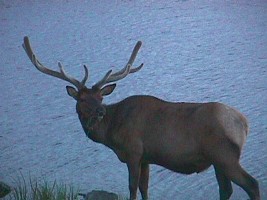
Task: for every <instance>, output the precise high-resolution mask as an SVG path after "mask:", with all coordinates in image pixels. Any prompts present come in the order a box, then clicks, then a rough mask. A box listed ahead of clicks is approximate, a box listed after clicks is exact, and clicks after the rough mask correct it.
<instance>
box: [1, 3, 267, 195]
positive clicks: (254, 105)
mask: <svg viewBox="0 0 267 200" xmlns="http://www.w3.org/2000/svg"><path fill="white" fill-rule="evenodd" d="M266 19H267V2H266V1H264V0H259V1H246V0H243V1H234V2H233V1H209V0H204V1H182V0H177V1H175V0H170V1H168V2H167V1H163V0H157V1H156V0H155V1H145V0H136V1H127V0H124V1H119V0H117V1H115V0H114V1H109V0H102V1H97V3H96V1H86V2H84V1H79V3H77V2H76V1H18V0H14V1H7V0H2V1H0V47H1V48H0V80H1V84H0V89H1V92H0V94H1V101H0V116H1V117H0V180H2V181H5V182H7V183H11V179H12V178H11V177H14V176H16V175H17V174H19V173H20V172H21V173H22V174H25V175H26V176H27V174H29V173H30V174H31V175H32V176H35V177H43V176H44V177H46V178H47V179H48V180H54V179H55V178H56V179H58V180H61V181H64V182H66V183H74V184H75V185H79V186H80V188H81V189H82V190H83V191H85V192H86V191H90V190H93V189H103V190H106V191H112V192H115V193H119V194H122V195H124V196H127V195H128V174H127V168H126V166H125V165H124V164H122V163H120V161H119V160H118V159H117V157H116V155H115V154H114V153H113V152H112V151H111V150H109V149H108V148H106V147H104V146H102V145H100V144H96V143H94V142H92V141H90V140H89V139H87V138H86V136H85V134H84V133H83V131H82V128H81V125H80V123H79V120H78V118H77V116H76V113H75V102H74V100H72V98H70V97H69V96H68V95H67V94H66V91H65V85H66V83H65V82H64V81H60V80H57V79H55V78H52V77H48V76H46V75H44V74H41V73H40V72H38V71H37V70H36V69H35V68H34V67H33V65H32V64H31V63H30V61H29V59H28V58H27V56H26V54H25V52H24V51H23V49H22V47H21V44H22V41H23V37H24V36H25V35H28V36H29V37H30V39H31V42H32V46H33V48H34V50H35V51H36V54H37V56H38V58H39V59H40V61H41V62H43V63H44V64H45V65H46V66H48V67H50V68H53V69H57V62H58V61H61V62H62V63H63V65H64V66H65V69H66V71H67V72H68V73H69V74H71V75H73V76H75V77H77V78H80V79H81V78H82V77H83V67H82V65H83V64H86V65H87V66H88V67H89V76H90V80H89V81H88V84H87V85H88V86H90V85H92V84H93V83H95V82H96V81H98V80H99V79H100V78H102V76H103V75H104V74H105V73H106V72H107V71H108V70H109V69H114V70H118V69H120V68H121V67H123V66H124V64H125V63H126V62H127V60H128V58H129V56H130V53H131V50H132V48H133V47H134V45H135V43H136V41H138V40H142V41H143V46H142V48H141V51H140V52H139V54H138V57H137V59H136V61H135V64H136V66H137V65H139V64H140V63H142V62H144V64H145V65H144V68H143V69H142V70H141V71H139V72H138V73H136V74H135V75H130V76H129V77H127V78H126V79H124V80H122V81H120V82H118V86H117V88H116V90H115V92H114V93H113V94H112V95H111V96H109V97H107V98H106V99H105V103H113V102H117V101H119V100H122V99H124V98H125V97H128V96H130V95H134V94H149V95H154V96H157V97H160V98H162V99H164V100H169V101H190V102H207V101H219V102H222V103H225V104H228V105H230V106H233V107H236V108H237V109H239V110H240V111H241V112H242V113H244V114H245V115H246V116H247V118H248V120H249V122H250V134H249V136H248V138H247V142H246V145H245V147H244V149H243V153H242V157H241V164H242V166H244V168H245V169H246V170H247V171H248V172H249V173H250V174H251V175H252V176H254V177H255V178H256V179H257V180H258V181H259V183H260V189H261V194H262V199H267V161H266V159H267V106H266V102H267V35H266V33H267V20H266ZM149 193H150V197H151V199H192V200H193V199H201V200H204V199H219V195H218V186H217V182H216V179H215V175H214V171H213V168H210V169H209V170H208V171H206V172H204V173H201V174H198V175H196V174H193V175H189V176H186V175H181V174H177V173H173V172H171V171H168V170H166V169H164V168H161V167H158V166H152V167H151V174H150V184H149ZM247 198H248V197H247V195H246V193H245V192H244V191H243V190H242V189H240V188H239V187H237V186H235V187H234V194H233V197H232V199H238V200H239V199H247Z"/></svg>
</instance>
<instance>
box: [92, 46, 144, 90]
mask: <svg viewBox="0 0 267 200" xmlns="http://www.w3.org/2000/svg"><path fill="white" fill-rule="evenodd" d="M141 45H142V42H141V41H138V42H137V43H136V45H135V47H134V49H133V52H132V54H131V57H130V59H129V61H128V63H127V64H126V65H125V67H124V68H123V69H121V70H120V71H118V72H116V73H114V74H111V71H109V72H108V73H107V74H106V75H105V77H104V78H103V79H102V80H101V81H99V82H97V83H96V84H95V86H96V87H98V88H101V87H102V86H103V85H105V84H107V83H110V82H114V81H118V80H121V79H123V78H124V77H126V76H127V75H128V74H130V73H135V72H137V71H139V70H140V69H141V68H142V67H143V63H142V64H141V65H140V66H139V67H136V68H132V69H131V67H132V65H133V62H134V60H135V58H136V56H137V53H138V51H139V49H140V47H141ZM108 74H109V75H108ZM107 75H108V76H107Z"/></svg>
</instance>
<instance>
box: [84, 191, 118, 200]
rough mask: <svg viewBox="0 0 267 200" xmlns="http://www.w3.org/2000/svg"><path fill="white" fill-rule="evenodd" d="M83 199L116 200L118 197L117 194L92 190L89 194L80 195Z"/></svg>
mask: <svg viewBox="0 0 267 200" xmlns="http://www.w3.org/2000/svg"><path fill="white" fill-rule="evenodd" d="M80 195H81V196H83V197H84V199H85V200H118V199H119V197H118V195H117V194H114V193H111V192H106V191H103V190H93V191H91V192H89V193H87V194H86V195H85V194H80Z"/></svg>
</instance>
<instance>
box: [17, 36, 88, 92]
mask: <svg viewBox="0 0 267 200" xmlns="http://www.w3.org/2000/svg"><path fill="white" fill-rule="evenodd" d="M22 46H23V48H24V50H25V51H26V53H27V55H28V57H29V58H30V60H31V62H32V63H33V65H34V66H35V67H36V68H37V69H38V70H39V71H41V72H43V73H45V74H48V75H50V76H54V77H57V78H60V79H62V80H65V81H68V82H69V83H71V84H73V85H74V86H76V87H77V89H82V88H84V87H85V82H86V80H87V79H88V69H87V67H86V66H85V65H84V70H85V75H84V78H83V80H82V81H81V82H80V81H78V80H76V79H74V78H72V77H70V76H68V75H67V74H66V73H65V71H64V68H63V66H62V65H61V63H60V62H58V67H59V69H60V72H57V71H54V70H51V69H48V68H47V67H45V66H44V65H43V64H42V63H41V62H40V61H39V60H38V59H37V58H36V56H35V54H34V52H33V50H32V48H31V45H30V40H29V38H28V37H27V36H25V37H24V43H23V44H22Z"/></svg>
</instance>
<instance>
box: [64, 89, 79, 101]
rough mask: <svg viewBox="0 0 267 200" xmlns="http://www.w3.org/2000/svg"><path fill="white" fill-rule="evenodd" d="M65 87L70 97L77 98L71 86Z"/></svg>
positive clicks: (75, 91) (76, 93)
mask: <svg viewBox="0 0 267 200" xmlns="http://www.w3.org/2000/svg"><path fill="white" fill-rule="evenodd" d="M66 89H67V92H68V95H70V96H71V97H73V98H74V99H76V100H77V97H78V92H77V90H76V89H75V88H74V87H71V86H66Z"/></svg>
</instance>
